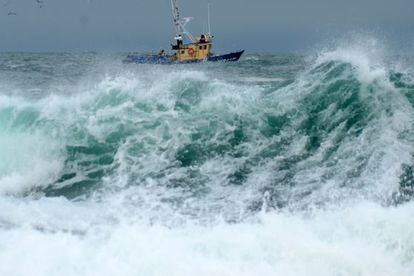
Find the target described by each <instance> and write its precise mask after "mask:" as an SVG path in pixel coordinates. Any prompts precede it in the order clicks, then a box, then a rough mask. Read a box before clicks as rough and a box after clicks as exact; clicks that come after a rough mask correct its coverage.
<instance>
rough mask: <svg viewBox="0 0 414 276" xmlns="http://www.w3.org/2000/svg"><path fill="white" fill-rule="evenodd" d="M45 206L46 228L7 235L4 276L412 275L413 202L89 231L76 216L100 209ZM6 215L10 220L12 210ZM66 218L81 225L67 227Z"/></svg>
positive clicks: (1, 238) (3, 236) (0, 254)
mask: <svg viewBox="0 0 414 276" xmlns="http://www.w3.org/2000/svg"><path fill="white" fill-rule="evenodd" d="M45 204H46V205H45V208H44V211H46V214H48V216H49V217H46V220H45V218H43V219H42V220H40V223H39V222H37V225H36V228H37V229H40V230H35V229H34V228H33V227H32V225H30V223H26V225H27V226H25V227H19V228H14V227H12V228H11V229H10V230H2V231H0V248H1V250H0V263H2V266H0V273H1V274H2V275H28V274H30V275H55V274H59V275H73V274H81V275H115V274H116V275H167V274H168V275H195V274H197V275H258V274H260V275H407V276H408V275H412V273H414V265H413V263H414V262H413V258H414V255H413V252H414V239H413V237H414V228H413V223H412V218H411V214H412V212H413V211H414V205H413V204H408V205H405V206H400V207H398V208H383V207H381V206H379V205H375V204H370V203H360V204H358V205H356V206H354V207H348V208H345V209H343V210H340V209H337V210H331V211H317V212H316V213H313V214H312V215H311V216H310V217H307V216H302V215H300V214H295V215H293V214H288V213H287V214H283V213H280V214H265V215H261V217H260V218H259V221H256V222H243V223H238V224H226V223H221V224H217V225H211V226H197V225H191V224H188V225H186V226H179V227H173V228H171V227H164V226H161V225H157V224H156V225H152V226H151V225H147V224H142V223H132V224H131V223H121V224H112V223H105V224H103V225H101V224H98V225H95V226H94V225H89V226H86V227H85V225H84V221H82V220H80V221H78V222H76V220H73V219H74V218H75V216H77V217H81V218H82V217H83V219H86V218H87V214H88V213H89V212H90V211H92V212H94V213H96V212H95V211H93V209H92V210H91V209H90V208H91V207H92V206H88V208H87V209H82V208H75V206H73V207H71V208H74V209H73V212H67V208H68V207H70V206H68V205H67V204H63V202H59V201H57V202H55V204H56V207H57V208H55V209H54V210H55V211H57V212H55V214H52V213H51V212H50V208H53V206H50V204H47V203H46V202H45ZM33 205H34V204H32V203H31V204H29V205H25V209H24V210H23V209H21V212H24V213H26V215H29V214H30V212H31V211H30V210H33V208H34V206H33ZM36 205H38V204H36ZM40 206H41V205H40ZM2 210H4V209H2ZM59 210H60V211H59ZM104 210H105V209H101V214H102V211H104ZM39 211H40V210H39ZM12 212H14V211H13V210H12ZM83 212H85V213H83ZM0 214H1V216H0V218H2V219H3V218H4V214H5V211H0ZM55 216H56V217H55ZM13 217H14V216H13ZM43 217H45V216H43ZM62 217H65V218H66V219H65V220H62V219H60V218H62ZM28 219H29V221H35V220H36V221H39V220H38V219H35V218H32V219H31V218H30V217H28ZM48 220H50V222H51V223H52V225H54V227H58V225H56V224H58V223H59V222H61V223H62V225H64V229H61V230H59V228H57V229H54V231H53V232H50V228H48V227H47V225H43V226H44V227H42V223H47V222H48ZM67 220H70V221H72V222H73V223H74V224H73V225H71V226H70V227H69V228H68V223H67ZM91 221H96V219H93V220H91ZM362 222H363V223H362ZM77 223H79V225H76V224H77ZM98 223H99V222H98ZM101 223H102V221H101ZM42 229H43V230H42ZM79 229H81V230H82V229H84V230H86V232H83V231H76V230H79Z"/></svg>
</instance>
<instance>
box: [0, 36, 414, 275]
mask: <svg viewBox="0 0 414 276" xmlns="http://www.w3.org/2000/svg"><path fill="white" fill-rule="evenodd" d="M379 48H380V47H378V45H370V44H369V43H368V44H364V43H353V44H352V43H351V44H344V45H337V46H335V47H332V48H327V49H323V50H320V51H319V52H318V53H315V54H307V55H299V54H279V55H270V54H269V55H266V54H250V55H246V56H244V57H243V58H242V59H241V60H240V61H239V62H235V63H205V64H193V65H137V64H123V63H122V59H123V58H124V57H125V55H126V54H98V53H82V54H74V53H57V54H29V53H3V54H0V275H25V276H26V275H100V276H102V275H117V276H119V275H143V276H144V275H145V276H147V275H177V276H182V275H206V276H207V275H208V276H210V275H238V276H241V275H285V276H286V275H360V276H361V275H407V276H408V275H414V216H413V215H414V202H413V196H414V161H413V159H414V158H413V157H414V58H413V57H411V56H403V55H397V56H396V55H390V54H387V53H386V52H385V51H382V50H380V49H379Z"/></svg>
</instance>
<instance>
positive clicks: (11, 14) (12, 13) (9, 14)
mask: <svg viewBox="0 0 414 276" xmlns="http://www.w3.org/2000/svg"><path fill="white" fill-rule="evenodd" d="M7 15H8V16H14V15H17V13H15V12H9V13H8V14H7Z"/></svg>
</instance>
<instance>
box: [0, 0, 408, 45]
mask: <svg viewBox="0 0 414 276" xmlns="http://www.w3.org/2000/svg"><path fill="white" fill-rule="evenodd" d="M39 1H40V2H41V1H42V0H39ZM43 1H44V4H43V7H40V6H41V5H40V4H39V3H37V1H36V0H0V51H145V50H152V49H160V48H162V47H165V48H167V47H168V45H169V44H170V43H171V42H172V40H171V38H172V37H173V34H174V29H173V26H172V23H171V22H172V18H171V7H170V0H43ZM211 3H212V8H211V11H212V29H213V33H214V34H215V37H216V43H215V47H216V50H217V49H218V50H236V49H246V50H247V51H248V52H309V51H313V50H314V49H315V47H318V46H319V45H320V44H323V43H325V41H328V40H331V39H335V38H336V37H341V36H343V35H344V34H345V35H346V34H347V33H351V32H354V33H355V32H363V33H371V34H372V35H374V36H377V37H379V38H380V39H382V40H384V41H387V43H389V44H390V45H392V46H393V47H395V48H401V49H405V50H412V49H414V46H413V45H414V14H413V13H414V0H220V1H219V0H211ZM179 4H180V7H181V10H182V15H183V16H192V17H194V18H195V20H194V21H193V22H192V23H190V24H191V25H190V28H189V29H190V30H191V31H192V32H193V33H194V34H200V33H201V32H202V31H203V29H206V22H207V11H206V7H207V0H179ZM14 13H16V15H14Z"/></svg>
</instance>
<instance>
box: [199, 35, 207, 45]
mask: <svg viewBox="0 0 414 276" xmlns="http://www.w3.org/2000/svg"><path fill="white" fill-rule="evenodd" d="M200 43H206V36H205V35H203V34H202V35H201V37H200Z"/></svg>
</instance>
